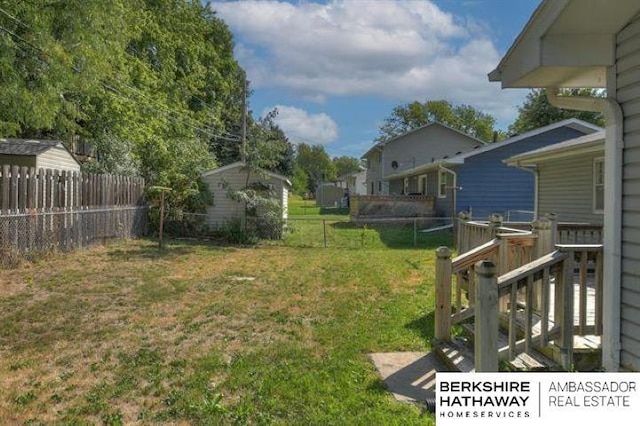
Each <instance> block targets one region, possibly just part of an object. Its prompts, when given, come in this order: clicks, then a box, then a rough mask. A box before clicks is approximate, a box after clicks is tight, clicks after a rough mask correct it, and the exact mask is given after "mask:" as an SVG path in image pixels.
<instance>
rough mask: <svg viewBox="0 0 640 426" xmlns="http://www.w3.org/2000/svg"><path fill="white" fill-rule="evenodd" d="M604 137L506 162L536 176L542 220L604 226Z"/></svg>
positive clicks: (585, 138)
mask: <svg viewBox="0 0 640 426" xmlns="http://www.w3.org/2000/svg"><path fill="white" fill-rule="evenodd" d="M604 137H605V135H604V131H600V132H596V133H593V134H591V135H587V136H583V137H580V138H577V139H572V140H569V141H566V142H561V143H558V144H555V145H550V146H547V147H544V148H540V149H537V150H534V151H530V152H525V153H524V154H519V155H516V156H513V157H511V158H508V159H507V160H505V163H506V164H508V165H509V166H514V167H521V168H527V169H531V170H532V172H533V173H534V175H535V179H536V185H535V186H536V191H535V192H536V200H535V211H536V212H537V215H538V216H543V215H545V214H548V213H554V214H556V217H557V220H558V221H560V222H578V223H592V224H600V225H602V223H603V219H604V191H605V186H604Z"/></svg>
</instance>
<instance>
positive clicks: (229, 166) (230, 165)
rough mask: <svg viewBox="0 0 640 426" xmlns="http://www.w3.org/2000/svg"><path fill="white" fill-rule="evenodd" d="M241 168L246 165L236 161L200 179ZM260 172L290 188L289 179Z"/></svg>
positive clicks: (203, 175) (203, 174) (267, 171)
mask: <svg viewBox="0 0 640 426" xmlns="http://www.w3.org/2000/svg"><path fill="white" fill-rule="evenodd" d="M241 167H246V164H245V163H243V162H242V161H236V162H235V163H231V164H227V165H226V166H222V167H218V168H217V169H211V170H207V171H206V172H204V173H202V177H205V176H211V175H216V174H219V173H222V172H225V171H227V170H233V169H237V168H241ZM262 171H263V172H264V173H265V174H266V175H267V176H269V177H272V178H274V179H278V180H281V181H283V182H284V183H286V184H287V185H289V186H291V181H290V180H289V179H287V178H286V177H285V176H282V175H279V174H277V173H273V172H270V171H269V170H264V169H262Z"/></svg>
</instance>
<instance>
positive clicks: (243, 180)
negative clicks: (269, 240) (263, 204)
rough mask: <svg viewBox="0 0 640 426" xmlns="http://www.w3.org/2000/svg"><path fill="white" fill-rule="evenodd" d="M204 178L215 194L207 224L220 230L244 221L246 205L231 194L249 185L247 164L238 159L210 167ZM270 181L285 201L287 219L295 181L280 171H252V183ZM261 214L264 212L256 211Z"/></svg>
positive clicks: (282, 204)
mask: <svg viewBox="0 0 640 426" xmlns="http://www.w3.org/2000/svg"><path fill="white" fill-rule="evenodd" d="M201 177H202V181H203V182H204V183H205V184H206V185H207V187H208V188H209V191H210V192H211V194H212V195H213V206H210V207H207V219H206V222H207V225H209V226H210V227H211V228H212V229H219V228H221V227H222V226H224V225H225V224H228V223H229V222H230V221H232V220H236V219H237V220H244V218H245V206H244V204H243V203H241V202H239V201H235V200H233V199H231V198H230V197H229V192H230V191H240V190H242V189H245V188H246V187H247V169H246V166H245V164H244V163H242V162H236V163H232V164H228V165H226V166H223V167H219V168H217V169H213V170H208V171H206V172H204V173H203V174H202V176H201ZM256 183H266V184H268V185H269V186H270V187H271V188H270V189H271V190H272V191H273V192H274V193H275V196H276V197H277V199H278V200H279V201H280V202H281V212H282V218H283V219H286V218H287V201H288V197H289V190H290V189H291V182H289V180H288V179H287V178H286V177H284V176H280V175H278V174H276V173H272V172H268V171H262V172H261V173H260V174H257V173H255V172H251V173H250V175H249V185H252V184H256ZM256 213H257V216H260V215H261V213H263V212H261V211H258V212H256Z"/></svg>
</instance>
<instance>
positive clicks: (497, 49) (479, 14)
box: [211, 0, 539, 158]
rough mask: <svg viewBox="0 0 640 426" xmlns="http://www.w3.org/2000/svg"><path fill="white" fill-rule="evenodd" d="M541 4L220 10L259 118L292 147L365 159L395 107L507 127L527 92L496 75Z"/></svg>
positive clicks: (255, 4)
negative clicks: (432, 107)
mask: <svg viewBox="0 0 640 426" xmlns="http://www.w3.org/2000/svg"><path fill="white" fill-rule="evenodd" d="M538 4H539V0H434V1H427V0H420V1H417V0H416V1H411V0H346V1H342V0H324V1H320V0H305V1H294V0H290V1H285V0H269V1H249V0H247V1H213V2H212V3H211V7H212V8H213V9H214V10H215V11H216V13H217V14H218V16H219V17H221V18H222V19H223V20H224V21H225V22H226V23H227V25H229V28H230V29H231V31H232V33H233V35H234V40H235V57H236V58H237V60H238V61H239V63H240V65H241V66H242V67H243V68H244V69H245V70H246V72H247V78H248V80H249V81H250V87H251V89H252V93H251V97H250V99H249V108H250V109H251V111H252V112H253V115H254V117H256V118H258V117H261V116H264V115H265V114H266V113H267V112H268V111H271V110H273V109H274V108H277V110H278V115H277V117H276V122H277V124H278V125H279V126H280V128H282V129H283V130H284V131H285V133H286V134H287V136H288V138H289V140H290V141H292V142H294V143H301V142H304V143H307V144H312V145H315V144H321V145H323V146H324V147H325V149H326V151H327V152H328V153H329V155H330V156H332V157H338V156H343V155H346V156H352V157H356V158H359V157H361V156H362V155H363V154H364V153H365V152H366V151H367V150H368V149H369V148H370V147H371V145H372V144H373V141H374V139H375V138H376V136H378V133H379V130H378V129H379V126H380V125H381V124H382V122H383V120H384V119H385V118H387V117H389V116H390V115H391V112H392V110H393V108H394V107H395V106H398V105H404V104H407V103H410V102H413V101H420V102H424V101H426V100H438V99H446V100H448V101H449V102H451V103H452V104H454V105H460V104H466V105H471V106H473V107H474V108H476V109H479V110H480V111H483V112H486V113H489V114H491V115H492V116H494V117H495V118H496V120H497V126H496V127H497V128H498V129H502V130H506V128H507V127H508V125H509V124H511V122H513V120H514V119H515V117H516V115H517V107H518V106H519V105H520V104H521V103H522V101H523V100H524V98H525V96H526V94H527V91H526V90H516V89H507V90H501V89H500V84H499V83H490V82H489V80H488V78H487V74H488V73H489V72H490V71H491V70H493V69H494V68H495V67H496V65H497V64H498V62H499V61H500V59H501V58H502V56H503V55H504V53H505V52H506V51H507V50H508V48H509V47H510V46H511V44H512V43H513V41H514V40H515V38H516V37H517V36H518V34H519V33H520V31H521V30H522V28H523V27H524V25H525V24H526V22H527V20H528V19H529V17H530V16H531V14H532V13H533V11H534V10H535V8H536V7H537V5H538Z"/></svg>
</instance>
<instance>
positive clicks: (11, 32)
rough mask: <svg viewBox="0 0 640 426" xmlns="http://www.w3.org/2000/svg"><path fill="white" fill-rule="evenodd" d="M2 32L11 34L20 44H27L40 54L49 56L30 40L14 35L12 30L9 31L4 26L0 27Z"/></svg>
mask: <svg viewBox="0 0 640 426" xmlns="http://www.w3.org/2000/svg"><path fill="white" fill-rule="evenodd" d="M0 31H2V32H4V33H7V34H9V35H10V36H11V37H13V38H14V39H16V40H18V41H19V42H22V43H24V44H26V45H27V46H29V47H30V48H32V49H33V50H36V51H38V52H40V53H44V54H47V52H45V51H44V50H42V49H41V48H39V47H38V46H36V45H35V44H33V43H31V42H30V41H28V40H25V39H23V38H22V37H20V36H19V35H18V34H16V33H14V32H13V31H11V30H9V29H7V28H5V27H3V26H2V25H0Z"/></svg>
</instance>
